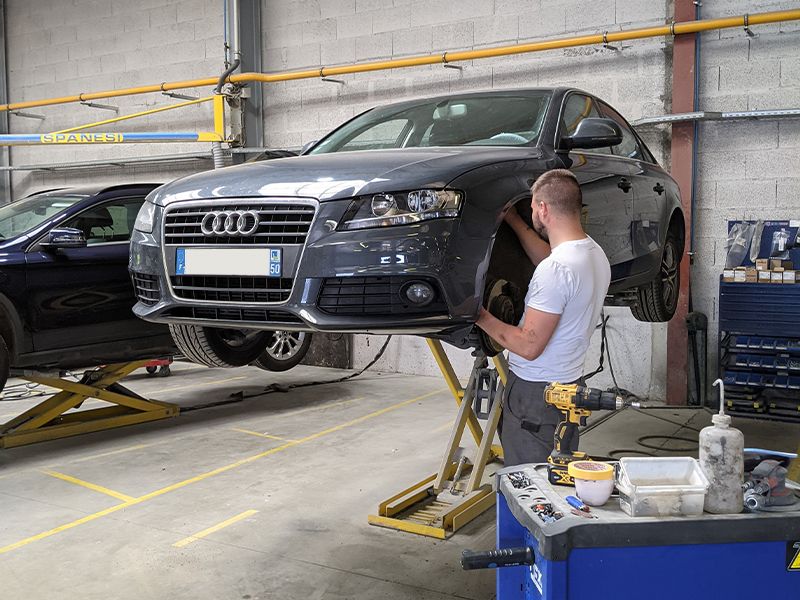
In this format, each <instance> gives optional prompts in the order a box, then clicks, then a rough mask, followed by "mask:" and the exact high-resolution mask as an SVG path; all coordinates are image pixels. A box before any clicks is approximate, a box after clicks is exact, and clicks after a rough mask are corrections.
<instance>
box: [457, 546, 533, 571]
mask: <svg viewBox="0 0 800 600" xmlns="http://www.w3.org/2000/svg"><path fill="white" fill-rule="evenodd" d="M533 561H534V558H533V550H531V549H530V548H529V547H527V546H523V547H521V548H502V549H500V550H487V551H485V552H475V551H473V550H464V551H463V552H462V553H461V568H462V569H464V570H465V571H470V570H472V569H498V568H500V567H519V566H522V565H532V564H533Z"/></svg>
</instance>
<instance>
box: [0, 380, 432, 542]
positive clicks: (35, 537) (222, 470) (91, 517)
mask: <svg viewBox="0 0 800 600" xmlns="http://www.w3.org/2000/svg"><path fill="white" fill-rule="evenodd" d="M445 391H447V388H442V389H438V390H435V391H433V392H429V393H427V394H422V395H421V396H417V397H416V398H411V399H410V400H404V401H403V402H398V403H397V404H392V405H391V406H387V407H386V408H382V409H380V410H376V411H375V412H371V413H369V414H367V415H364V416H363V417H358V418H357V419H353V420H351V421H348V422H346V423H342V424H341V425H336V426H334V427H330V428H328V429H325V430H323V431H320V432H318V433H314V434H312V435H309V436H306V437H304V438H301V439H299V440H295V441H292V442H286V443H285V444H281V445H280V446H276V447H275V448H270V449H269V450H266V451H264V452H261V453H259V454H254V455H253V456H248V457H247V458H243V459H241V460H237V461H236V462H234V463H231V464H229V465H225V466H224V467H219V468H218V469H214V470H213V471H208V472H207V473H203V474H201V475H196V476H195V477H191V478H189V479H185V480H183V481H179V482H178V483H174V484H172V485H169V486H167V487H164V488H161V489H160V490H155V491H154V492H150V493H149V494H145V495H144V496H140V497H138V498H133V499H131V500H129V501H126V502H122V503H121V504H117V505H115V506H111V507H109V508H106V509H104V510H101V511H99V512H96V513H92V514H90V515H86V516H85V517H81V518H80V519H76V520H75V521H71V522H69V523H65V524H64V525H59V526H58V527H55V528H53V529H48V530H47V531H43V532H42V533H38V534H36V535H32V536H30V537H27V538H24V539H21V540H19V541H17V542H14V543H12V544H8V545H6V546H2V547H0V554H5V553H6V552H11V551H12V550H16V549H18V548H21V547H23V546H27V545H28V544H31V543H33V542H37V541H39V540H43V539H45V538H48V537H50V536H53V535H56V534H58V533H61V532H63V531H67V530H69V529H72V528H74V527H77V526H79V525H83V524H84V523H89V522H90V521H94V520H95V519H99V518H101V517H105V516H108V515H110V514H113V513H115V512H117V511H119V510H122V509H123V508H127V507H129V506H135V505H137V504H141V503H142V502H145V501H147V500H151V499H152V498H156V497H158V496H163V495H164V494H167V493H169V492H173V491H175V490H178V489H181V488H183V487H186V486H187V485H191V484H193V483H197V482H199V481H203V480H205V479H208V478H209V477H213V476H214V475H219V474H220V473H225V472H227V471H230V470H232V469H236V468H237V467H241V466H243V465H246V464H249V463H251V462H254V461H256V460H259V459H261V458H264V457H267V456H270V455H272V454H276V453H278V452H282V451H283V450H286V449H287V448H291V447H292V446H297V445H299V444H304V443H306V442H310V441H312V440H316V439H318V438H320V437H322V436H325V435H328V434H330V433H335V432H337V431H341V430H342V429H344V428H346V427H351V426H353V425H357V424H359V423H363V422H364V421H367V420H369V419H372V418H375V417H379V416H380V415H383V414H386V413H387V412H390V411H393V410H397V409H398V408H402V407H404V406H408V405H409V404H413V403H415V402H419V401H420V400H425V399H426V398H430V397H431V396H435V395H437V394H441V393H443V392H445Z"/></svg>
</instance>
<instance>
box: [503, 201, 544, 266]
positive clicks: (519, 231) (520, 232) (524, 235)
mask: <svg viewBox="0 0 800 600" xmlns="http://www.w3.org/2000/svg"><path fill="white" fill-rule="evenodd" d="M505 222H506V223H508V225H509V226H510V227H511V229H513V230H514V233H515V234H516V235H517V239H519V243H520V244H522V248H523V249H524V250H525V254H527V255H528V258H529V259H530V260H531V262H532V263H533V264H534V265H538V264H539V263H540V262H542V261H543V260H544V259H545V258H547V257H548V256H550V244H548V243H547V242H545V241H544V240H543V239H542V238H540V237H539V234H538V233H536V231H534V229H533V228H532V227H529V226H528V224H527V223H526V222H525V221H523V220H522V217H520V216H519V213H518V212H517V209H516V208H515V207H513V206H512V207H511V208H509V209H508V212H507V213H506V216H505Z"/></svg>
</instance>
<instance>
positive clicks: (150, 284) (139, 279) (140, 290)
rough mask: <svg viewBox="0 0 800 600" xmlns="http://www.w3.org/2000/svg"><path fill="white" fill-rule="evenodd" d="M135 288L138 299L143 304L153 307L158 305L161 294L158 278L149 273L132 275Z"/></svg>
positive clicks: (134, 273)
mask: <svg viewBox="0 0 800 600" xmlns="http://www.w3.org/2000/svg"><path fill="white" fill-rule="evenodd" d="M131 278H132V279H133V288H134V289H135V290H136V298H137V299H138V300H139V302H141V303H142V304H147V305H148V306H153V305H154V304H158V300H159V298H160V297H161V294H160V292H159V290H158V277H156V276H155V275H148V274H147V273H136V272H133V273H131Z"/></svg>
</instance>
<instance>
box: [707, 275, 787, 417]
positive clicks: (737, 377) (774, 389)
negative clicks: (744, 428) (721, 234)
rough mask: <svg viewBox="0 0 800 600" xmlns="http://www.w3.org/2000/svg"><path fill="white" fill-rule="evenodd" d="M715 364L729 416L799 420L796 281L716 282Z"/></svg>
mask: <svg viewBox="0 0 800 600" xmlns="http://www.w3.org/2000/svg"><path fill="white" fill-rule="evenodd" d="M719 365H720V377H721V378H722V379H723V381H724V382H725V398H726V403H727V405H728V406H727V409H728V410H729V411H730V412H731V413H732V414H736V415H737V416H741V417H758V418H763V419H772V420H782V421H800V284H786V285H784V284H777V283H776V284H770V283H727V282H724V281H720V286H719Z"/></svg>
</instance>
